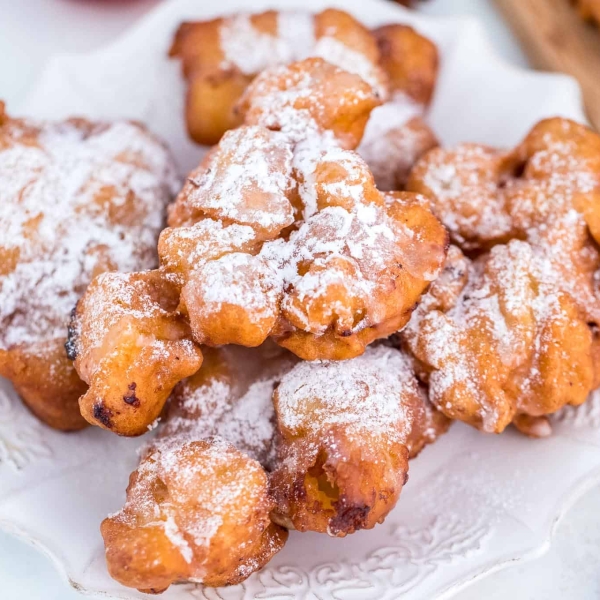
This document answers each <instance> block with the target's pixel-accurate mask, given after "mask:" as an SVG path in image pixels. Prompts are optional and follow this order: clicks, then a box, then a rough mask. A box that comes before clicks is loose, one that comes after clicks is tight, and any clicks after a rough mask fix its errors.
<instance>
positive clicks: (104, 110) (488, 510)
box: [0, 0, 600, 600]
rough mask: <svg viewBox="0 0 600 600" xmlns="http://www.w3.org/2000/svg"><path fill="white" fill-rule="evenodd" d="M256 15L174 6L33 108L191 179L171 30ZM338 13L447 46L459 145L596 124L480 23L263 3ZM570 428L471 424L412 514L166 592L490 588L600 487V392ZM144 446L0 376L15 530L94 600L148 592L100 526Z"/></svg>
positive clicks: (438, 458)
mask: <svg viewBox="0 0 600 600" xmlns="http://www.w3.org/2000/svg"><path fill="white" fill-rule="evenodd" d="M248 5H249V3H248V2H245V1H244V0H218V1H217V0H214V1H213V0H211V1H208V0H175V1H173V2H169V3H166V4H163V5H161V6H160V7H159V8H158V9H157V10H156V11H154V12H153V13H151V14H150V15H149V16H148V17H147V18H145V19H144V20H143V21H142V22H140V23H139V24H138V25H137V26H136V27H135V28H134V29H132V30H131V31H130V32H129V33H128V34H126V35H125V36H124V37H122V38H121V39H120V40H118V41H117V42H115V43H114V44H112V45H110V46H109V47H106V48H104V49H102V50H100V51H98V52H96V53H93V54H90V55H85V56H63V57H57V58H55V59H53V60H51V61H50V63H49V65H48V68H47V70H46V71H45V73H44V75H43V76H42V78H41V80H40V82H39V84H38V86H37V88H36V89H35V90H34V92H33V93H32V95H31V96H30V97H29V99H28V100H27V102H26V103H25V105H24V106H23V107H20V108H21V110H20V111H18V112H20V113H21V114H30V115H32V116H36V117H49V118H60V117H66V116H70V115H73V114H81V115H86V116H90V117H98V118H117V117H129V118H136V119H140V120H143V121H145V122H147V123H148V124H149V126H150V127H151V128H152V129H153V130H154V131H156V132H157V133H159V134H160V135H162V136H163V137H164V138H165V139H166V140H167V141H168V142H169V143H170V145H171V146H172V148H173V150H174V152H175V154H176V156H177V159H178V161H179V165H180V168H181V171H182V173H184V172H186V171H187V170H188V169H189V168H190V167H192V166H194V165H195V163H196V162H197V160H198V157H199V155H200V150H199V149H198V148H195V147H194V146H192V145H191V144H190V143H189V142H188V141H187V140H186V135H185V130H184V124H183V120H182V100H183V84H182V82H181V80H180V77H179V72H178V68H177V65H176V64H173V63H171V62H169V61H168V60H167V59H166V50H167V48H168V45H169V41H170V36H171V34H172V32H173V31H174V29H175V27H176V26H177V24H178V23H179V22H180V21H181V20H183V19H186V18H194V17H195V18H208V17H212V16H216V15H217V14H221V13H226V12H233V11H237V10H241V9H244V8H247V7H248ZM326 5H329V6H338V7H340V8H343V9H345V10H349V11H350V12H353V13H355V14H356V16H358V17H359V18H360V19H361V20H362V21H364V22H365V23H367V24H369V25H378V24H381V23H384V22H390V21H398V22H407V23H410V24H412V25H414V26H416V27H417V28H418V29H419V30H420V31H422V32H423V33H425V34H426V35H428V36H430V37H431V38H433V39H434V40H435V41H436V42H437V44H438V46H439V48H440V50H441V54H442V73H441V77H440V81H439V85H438V90H437V95H436V99H435V101H434V105H433V109H432V112H431V119H430V120H431V122H432V125H433V127H434V128H435V129H436V131H437V133H438V134H439V136H440V137H441V139H442V141H443V142H444V143H446V144H453V143H456V142H458V141H463V140H470V141H479V142H486V143H489V144H494V145H513V144H515V143H516V142H517V141H518V140H519V139H520V138H521V137H522V136H523V135H524V134H525V133H526V131H527V130H528V129H529V127H530V126H531V125H533V124H534V123H535V122H536V121H537V120H539V119H540V118H542V117H545V116H551V115H562V116H567V117H571V118H575V119H578V120H583V118H584V117H583V114H582V109H581V101H580V95H579V91H578V88H577V86H576V84H575V83H574V82H573V81H572V80H570V79H568V78H566V77H562V76H556V75H542V74H536V73H533V72H528V71H523V70H519V69H516V68H513V67H511V66H509V65H507V64H505V63H503V62H502V61H501V60H499V59H498V58H497V57H496V56H495V55H494V54H493V52H492V50H491V48H490V46H489V44H488V42H487V40H486V39H485V36H484V35H483V33H482V30H481V29H480V27H479V26H478V25H477V23H474V22H472V21H471V20H465V19H444V20H437V19H436V20H434V19H431V18H427V17H423V16H419V15H417V14H414V13H409V12H407V11H404V10H402V9H400V8H399V7H397V6H395V5H394V4H393V3H391V2H385V1H384V0H369V1H368V2H367V1H365V0H287V1H286V0H270V1H263V0H253V2H252V9H253V10H261V9H263V8H266V7H276V8H301V9H308V10H315V11H316V10H320V9H322V8H323V7H324V6H326ZM13 111H14V107H13ZM555 429H556V433H555V435H554V436H553V437H552V438H550V439H546V440H540V441H531V440H528V439H526V438H524V437H521V436H519V435H517V434H516V433H514V432H512V431H509V432H506V433H505V434H504V435H502V436H498V437H492V436H485V435H483V434H480V433H477V432H476V431H474V430H472V429H469V428H468V427H466V426H463V425H461V424H456V425H455V426H454V427H453V428H452V430H451V431H450V433H449V434H448V435H446V436H444V437H443V438H442V439H441V440H440V441H439V442H438V443H436V444H435V445H434V446H432V447H431V448H428V449H427V450H425V451H424V452H423V454H422V455H421V456H420V457H419V458H418V459H416V460H415V461H414V462H413V463H412V465H411V479H410V483H409V484H408V485H407V487H406V488H405V490H404V491H403V493H402V498H401V500H400V503H399V505H398V507H397V509H396V510H395V511H394V512H393V513H392V514H391V515H390V516H389V518H388V519H387V520H386V522H385V523H384V524H383V525H381V526H379V527H378V528H376V529H375V530H373V531H369V532H361V533H358V534H356V535H354V536H350V537H349V538H346V539H343V540H339V539H330V538H327V537H326V536H317V535H313V534H296V533H292V535H291V536H290V538H291V539H290V541H289V543H288V545H287V546H286V548H285V549H284V550H283V551H282V552H281V553H280V554H279V555H277V556H276V557H275V559H274V560H273V561H272V562H271V563H270V564H269V565H268V566H267V567H266V568H265V569H264V570H263V571H262V572H260V573H258V574H255V575H254V576H252V577H251V578H250V579H249V580H248V581H247V582H246V583H245V584H244V585H242V586H237V587H233V588H227V589H219V590H211V589H203V588H202V587H195V586H187V585H186V586H172V587H171V589H170V590H169V591H168V592H167V593H166V594H165V595H164V596H163V598H165V600H167V599H168V600H188V599H189V600H191V599H193V598H207V599H218V598H222V599H229V598H231V599H244V600H248V599H251V598H265V599H266V598H273V599H274V598H277V599H280V598H286V599H312V598H317V599H319V600H370V599H373V600H382V599H390V600H391V599H396V598H399V597H400V596H401V597H402V598H403V599H405V600H432V599H439V598H448V597H450V596H452V595H453V593H454V592H456V591H458V590H459V589H462V588H463V587H465V586H466V585H468V584H469V583H470V582H471V581H473V580H475V579H476V578H479V577H483V576H485V574H488V573H491V572H493V571H496V570H498V569H501V568H503V567H505V566H507V565H510V564H512V563H514V562H516V561H521V560H525V559H528V558H532V557H534V556H536V555H539V554H540V553H541V552H543V551H544V550H546V549H547V547H548V545H549V543H550V540H551V536H552V532H553V529H554V526H555V524H556V522H557V520H558V518H559V517H560V515H561V514H562V512H563V511H564V510H566V508H567V507H568V506H569V505H570V503H571V502H572V501H573V500H574V499H575V498H576V497H577V496H578V495H579V494H580V493H582V492H583V491H584V490H585V489H587V488H588V487H589V486H590V485H592V484H594V483H596V482H598V481H600V396H598V397H597V398H593V399H591V400H590V401H589V402H588V404H587V405H586V406H584V407H583V408H582V409H579V410H571V409H568V410H566V411H564V412H563V413H562V414H561V415H560V416H559V417H557V418H556V419H555ZM139 444H140V440H125V439H120V438H116V437H115V436H113V435H111V434H109V433H106V432H103V431H100V430H98V429H89V430H87V431H84V432H81V433H77V434H71V435H63V434H59V433H56V432H54V431H51V430H49V429H48V428H46V427H44V426H43V425H41V424H39V423H38V422H37V421H36V420H35V419H34V418H33V417H32V416H30V415H29V413H28V412H27V411H26V410H25V409H24V408H23V407H22V406H21V404H20V402H19V401H18V399H17V398H16V397H15V394H14V392H13V391H12V388H10V386H9V385H8V384H7V382H5V381H0V528H3V529H6V530H9V531H11V532H13V533H15V534H16V535H19V536H22V537H23V538H25V539H26V540H28V541H30V542H32V543H34V544H36V545H38V546H39V547H41V548H42V549H43V550H44V551H45V552H47V553H48V555H49V556H50V557H51V558H52V559H53V561H54V562H55V564H56V566H57V567H58V568H59V570H60V571H61V573H62V574H63V575H64V576H65V578H66V579H68V580H69V581H70V582H71V584H72V585H73V586H75V587H76V588H77V589H80V590H81V591H82V592H85V593H88V594H95V595H98V596H102V597H115V598H125V599H133V598H145V597H146V596H144V595H143V594H140V593H138V592H136V591H135V590H128V589H126V588H124V587H122V586H120V585H118V584H117V583H116V582H114V581H112V580H111V579H110V577H109V576H108V573H107V572H106V568H105V564H104V557H103V546H102V539H101V537H100V534H99V529H98V527H99V523H100V521H101V520H102V518H103V517H104V516H105V515H106V514H107V513H109V512H112V511H114V510H116V509H117V508H118V507H119V506H120V505H121V504H122V501H123V498H124V489H125V486H126V483H127V477H128V474H129V472H130V471H131V470H132V469H133V468H134V466H135V463H136V457H135V449H136V447H137V446H138V445H139Z"/></svg>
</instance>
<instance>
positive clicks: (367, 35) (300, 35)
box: [170, 9, 438, 191]
mask: <svg viewBox="0 0 600 600" xmlns="http://www.w3.org/2000/svg"><path fill="white" fill-rule="evenodd" d="M170 56H171V57H175V58H178V59H180V60H181V64H182V70H183V74H184V76H185V78H186V81H187V84H188V89H187V102H186V121H187V126H188V132H189V134H190V136H191V138H192V139H194V140H195V141H196V142H198V143H200V144H208V145H213V144H216V143H218V141H219V140H220V139H221V137H222V136H223V134H224V133H225V132H226V131H228V130H229V129H233V128H235V127H238V126H240V125H241V124H242V117H241V115H240V113H239V111H236V109H235V105H236V103H237V101H238V100H239V99H240V98H241V97H242V95H243V93H244V90H245V89H246V87H248V85H249V84H250V83H251V82H252V81H253V80H254V78H255V77H256V76H257V75H258V74H259V73H260V72H262V71H263V70H265V69H268V68H271V67H274V66H283V65H287V64H290V63H292V62H294V61H301V60H304V59H306V58H309V57H313V58H321V59H324V60H326V61H327V62H328V63H330V64H332V65H335V66H337V67H340V68H341V69H344V70H345V71H347V72H349V73H353V74H356V75H359V76H360V77H362V78H363V79H364V81H365V82H366V83H367V84H369V85H370V86H371V87H372V89H373V90H375V92H376V94H377V96H379V98H380V99H381V100H385V101H386V104H385V105H384V106H383V107H381V108H379V109H376V110H375V111H374V112H373V114H372V116H371V122H370V124H369V126H368V127H367V130H366V132H365V141H364V144H363V145H362V146H361V147H360V149H359V152H360V153H361V155H362V156H363V158H365V160H366V161H367V163H368V164H369V166H370V167H371V169H372V170H373V174H374V176H375V180H376V182H377V185H378V187H379V189H381V190H386V191H387V190H390V191H391V190H401V189H404V185H405V184H406V179H407V176H408V172H409V171H410V168H411V167H412V166H413V165H414V163H415V162H416V161H417V160H418V159H419V158H420V157H421V156H422V155H423V154H424V153H425V152H426V151H427V150H429V149H430V148H433V147H435V146H436V145H437V140H436V138H435V135H434V134H433V132H432V131H431V130H430V129H429V127H428V126H427V125H426V123H425V121H424V119H423V114H424V112H425V109H426V108H427V106H428V105H429V103H430V102H431V98H432V96H433V91H434V88H435V82H436V79H437V74H438V53H437V48H436V46H435V44H433V43H432V42H431V41H430V40H428V39H427V38H425V37H423V36H422V35H420V34H419V33H417V32H416V31H415V30H414V29H412V28H411V27H408V26H407V25H397V24H393V25H386V26H383V27H380V28H378V29H375V30H373V31H369V30H367V29H366V28H365V27H364V26H363V25H362V24H360V23H359V22H358V21H356V20H355V19H354V18H353V17H352V16H350V15H349V14H347V13H345V12H343V11H340V10H335V9H327V10H325V11H323V12H321V13H318V14H316V15H312V14H310V13H307V12H286V11H283V12H275V11H267V12H265V13H260V14H243V13H242V14H237V15H234V16H231V17H225V18H220V19H214V20H212V21H201V22H188V23H183V24H182V25H181V26H180V27H179V29H178V31H177V33H176V35H175V38H174V40H173V45H172V47H171V51H170ZM323 85H324V86H325V87H327V86H329V85H330V84H329V82H328V81H327V80H326V79H325V80H324V81H323ZM328 95H329V94H328V93H324V94H323V97H324V98H327V97H328ZM388 100H389V102H387V101H388ZM361 131H362V128H361ZM352 147H354V145H353V146H352Z"/></svg>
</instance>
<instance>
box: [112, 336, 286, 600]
mask: <svg viewBox="0 0 600 600" xmlns="http://www.w3.org/2000/svg"><path fill="white" fill-rule="evenodd" d="M203 352H204V362H203V365H202V369H200V370H199V371H198V372H197V373H196V374H194V375H193V376H191V377H190V378H188V379H185V380H184V381H182V382H181V383H179V384H178V385H177V386H176V388H175V390H174V392H173V394H172V397H171V401H170V404H169V409H168V411H167V413H166V415H165V416H164V423H161V424H160V425H159V428H158V435H157V437H156V438H155V439H154V440H153V441H152V443H151V445H150V446H149V448H148V449H147V450H146V452H145V457H144V458H143V459H142V461H141V463H140V466H139V467H138V469H137V470H136V471H135V472H134V473H133V474H132V476H131V479H130V485H129V488H128V490H127V502H126V505H125V507H124V508H123V509H122V510H121V511H120V512H118V513H117V514H116V515H112V516H111V517H109V518H108V519H106V520H105V521H104V523H103V524H102V535H103V537H104V541H105V545H106V557H107V562H108V566H109V570H110V573H111V575H112V576H113V577H114V578H115V579H117V580H118V581H120V582H121V583H123V584H124V585H128V586H131V587H137V588H138V589H142V590H145V591H146V590H152V591H153V592H159V591H162V590H164V589H166V587H168V586H169V585H170V584H171V583H174V582H177V581H198V582H199V581H201V582H202V583H204V584H205V585H209V586H220V585H229V584H235V583H238V582H239V581H242V580H243V579H246V577H248V576H249V575H250V574H251V573H252V572H253V571H255V570H257V569H259V568H261V567H262V566H263V565H264V564H265V563H266V562H267V561H268V560H269V559H270V558H271V557H272V556H273V555H274V554H275V553H276V552H278V551H279V550H280V549H281V548H282V547H283V545H284V543H285V541H286V539H287V531H285V530H284V529H283V528H281V527H279V526H278V525H275V524H273V523H271V521H270V517H269V514H270V512H271V511H272V510H273V508H274V502H273V500H272V498H271V496H270V493H269V489H268V481H267V474H266V473H265V471H264V470H263V468H262V467H261V464H262V465H271V464H272V462H273V432H274V429H273V426H274V424H273V421H274V418H273V416H274V411H273V403H272V396H273V390H274V388H275V387H276V385H277V383H278V381H279V379H280V377H281V376H282V375H283V374H284V373H285V372H286V371H289V369H290V368H291V367H292V366H293V365H294V363H295V362H297V361H296V359H295V357H294V356H293V355H292V354H290V353H289V352H287V351H285V350H283V349H282V348H279V347H278V346H277V345H276V344H274V343H272V342H269V343H267V344H264V345H263V346H261V347H260V348H256V349H252V350H250V349H247V348H241V347H235V346H225V347H222V348H204V349H203ZM257 461H258V462H257Z"/></svg>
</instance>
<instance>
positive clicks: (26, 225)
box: [0, 120, 177, 348]
mask: <svg viewBox="0 0 600 600" xmlns="http://www.w3.org/2000/svg"><path fill="white" fill-rule="evenodd" d="M0 136H2V138H1V142H2V144H1V145H0V173H1V174H2V175H1V176H0V186H1V187H2V190H3V201H2V202H1V203H0V229H2V231H3V232H4V234H3V239H2V246H1V247H0V255H3V256H5V257H6V256H7V257H9V258H8V260H7V259H6V258H5V259H4V265H3V267H1V268H0V324H1V326H0V346H1V347H5V348H6V347H10V346H12V345H14V344H21V343H26V344H28V343H35V342H39V341H43V340H49V339H52V338H57V337H58V338H62V337H64V336H65V335H66V324H67V322H68V319H69V313H70V311H71V309H72V308H73V306H74V305H75V303H76V301H77V299H78V297H79V295H80V294H81V293H82V292H83V291H84V290H85V287H86V285H87V284H88V283H89V282H90V280H91V279H92V277H93V276H94V275H95V274H96V273H98V272H100V271H102V270H107V269H109V270H123V271H128V270H135V269H140V268H141V269H143V268H149V267H151V266H153V265H154V264H155V260H156V259H155V252H154V248H155V244H156V239H157V236H158V233H159V231H160V229H161V227H162V226H163V219H164V210H165V208H166V205H167V203H168V201H169V200H170V198H171V197H172V195H173V194H174V193H175V191H176V186H177V179H176V177H175V170H174V166H173V163H172V161H171V159H170V157H169V154H168V152H167V150H166V149H165V148H164V147H163V146H162V145H161V144H160V143H159V142H158V141H157V140H155V139H154V138H153V137H152V136H150V135H149V134H148V133H147V132H146V131H145V130H144V129H143V128H142V127H140V126H138V125H135V124H131V123H126V122H122V123H115V124H112V125H108V124H106V125H93V124H90V123H87V122H83V121H67V122H64V123H56V124H51V123H45V124H38V123H25V122H22V121H11V120H9V121H8V122H7V123H6V124H5V125H4V126H3V127H2V128H0Z"/></svg>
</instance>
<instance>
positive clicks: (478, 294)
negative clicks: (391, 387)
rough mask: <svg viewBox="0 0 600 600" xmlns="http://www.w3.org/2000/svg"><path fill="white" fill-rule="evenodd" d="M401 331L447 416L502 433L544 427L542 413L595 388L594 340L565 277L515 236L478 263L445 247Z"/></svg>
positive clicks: (541, 432)
mask: <svg viewBox="0 0 600 600" xmlns="http://www.w3.org/2000/svg"><path fill="white" fill-rule="evenodd" d="M402 337H403V339H404V341H405V343H406V345H407V347H408V348H409V349H410V351H411V352H412V353H413V355H414V356H415V357H416V359H417V361H418V371H419V373H420V375H421V377H422V378H423V379H424V380H426V381H427V383H428V385H429V397H430V400H431V402H432V403H433V404H434V405H435V406H436V407H437V408H438V409H439V410H440V411H442V412H443V413H444V414H445V415H446V416H448V417H449V418H452V419H458V420H461V421H465V422H467V423H469V424H470V425H473V426H475V427H477V428H479V429H481V430H483V431H486V432H493V433H500V432H501V431H503V430H504V428H505V427H506V426H507V425H509V424H510V423H511V422H512V423H514V424H515V425H516V426H517V427H519V429H521V430H522V431H524V432H525V433H528V434H529V435H532V436H536V437H538V436H545V435H548V434H549V433H550V425H549V423H548V421H547V419H546V418H545V415H547V414H550V413H553V412H556V411H557V410H558V409H560V408H562V407H563V406H565V405H567V404H572V405H578V404H581V403H582V402H584V401H585V399H586V398H587V396H588V394H589V392H590V391H591V390H592V389H594V387H595V386H596V385H597V367H595V365H594V354H595V348H594V340H593V337H592V332H591V330H590V328H589V326H588V323H587V320H586V318H585V315H584V314H582V312H581V311H580V310H579V308H578V303H577V299H576V298H574V297H573V296H572V295H571V293H570V286H569V285H568V283H567V282H565V281H564V280H563V277H562V274H561V273H560V272H557V271H556V270H555V269H554V265H553V264H552V261H551V259H550V258H549V257H548V256H547V254H546V253H545V252H544V251H541V250H540V248H538V247H536V246H534V245H531V244H529V243H527V242H523V241H519V240H512V241H511V242H509V243H508V244H506V245H504V244H500V245H497V246H495V247H494V248H492V250H491V251H490V252H489V254H484V255H482V256H481V257H479V258H478V259H477V260H476V261H475V262H471V261H470V260H469V259H467V258H466V257H464V256H463V255H462V253H461V252H460V250H459V249H458V248H456V247H451V249H450V252H449V257H448V262H447V264H446V267H445V269H444V272H443V274H442V275H441V276H440V277H439V278H438V280H437V281H436V282H435V283H434V284H433V285H432V287H431V290H430V291H429V293H428V294H426V295H425V296H424V297H423V300H422V302H421V305H420V306H419V308H418V309H417V310H416V311H415V313H414V315H413V319H412V320H411V322H410V323H409V325H408V327H407V328H406V329H405V331H404V332H403V334H402Z"/></svg>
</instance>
